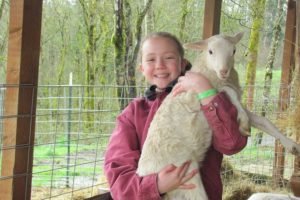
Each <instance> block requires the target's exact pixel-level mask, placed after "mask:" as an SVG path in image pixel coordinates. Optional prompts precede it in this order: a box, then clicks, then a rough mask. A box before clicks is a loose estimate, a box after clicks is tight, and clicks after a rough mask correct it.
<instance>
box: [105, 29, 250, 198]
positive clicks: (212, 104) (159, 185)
mask: <svg viewBox="0 0 300 200" xmlns="http://www.w3.org/2000/svg"><path fill="white" fill-rule="evenodd" d="M140 63H141V64H140V71H141V72H142V74H143V75H144V76H145V79H146V80H147V81H148V82H149V83H150V84H152V85H151V86H150V89H149V90H148V92H147V93H146V94H147V95H146V96H145V97H143V98H137V99H135V100H133V101H132V102H131V103H130V104H129V105H128V106H127V107H126V108H125V109H124V111H123V112H122V113H121V114H120V115H119V116H118V117H117V123H116V128H115V130H114V132H113V133H112V135H111V138H110V142H109V145H108V148H107V151H106V154H105V161H104V171H105V174H106V176H107V178H108V181H109V184H110V192H111V195H112V197H113V199H115V200H119V199H121V200H123V199H124V200H127V199H128V200H158V199H161V198H162V196H163V194H164V193H166V192H169V191H172V190H174V189H176V188H181V189H187V190H191V189H194V190H196V189H197V188H195V185H193V184H187V183H186V182H187V181H188V180H190V179H191V178H192V177H193V176H194V175H195V174H196V173H198V169H195V170H192V171H191V172H190V173H187V169H188V167H189V164H190V162H189V161H187V162H185V163H184V164H183V165H181V166H175V165H173V164H172V163H170V164H169V165H167V166H165V167H164V168H163V169H162V170H161V171H160V172H159V173H157V174H150V175H147V176H144V177H140V176H138V175H137V174H136V169H137V165H138V161H139V158H140V154H141V151H142V148H143V144H144V142H145V139H146V137H147V132H148V128H149V126H150V123H151V121H152V119H153V116H154V115H155V113H156V111H157V109H158V108H159V106H160V105H161V103H162V101H163V100H164V98H165V97H166V96H167V95H168V93H169V92H170V91H171V90H172V94H171V95H177V94H179V93H181V92H186V91H188V90H190V91H194V92H196V93H202V92H205V91H207V90H210V89H212V86H211V84H210V82H209V81H208V80H207V79H206V78H205V77H204V76H203V75H201V74H200V73H195V72H186V73H185V71H186V70H188V68H189V65H188V61H187V60H186V59H184V50H183V47H182V45H181V43H180V42H179V41H178V39H177V38H176V37H175V36H173V35H171V34H169V33H166V32H157V33H153V34H150V35H149V36H148V37H146V38H145V39H144V40H143V42H142V43H141V48H140ZM183 74H185V75H184V76H181V75H183ZM177 79H178V83H177V84H175V86H174V87H173V85H174V83H175V82H176V81H177ZM172 87H173V88H172ZM195 98H196V97H195ZM199 109H201V110H202V111H203V112H204V114H205V116H206V118H207V121H208V123H209V124H210V126H211V128H212V130H213V141H212V145H211V147H210V149H209V150H208V152H207V155H206V158H205V160H204V162H203V164H202V168H201V169H200V173H201V177H202V179H203V180H202V181H203V184H204V187H205V190H206V192H207V195H208V197H209V199H210V200H221V199H222V182H221V176H220V169H221V163H222V159H223V154H226V155H231V154H234V153H237V152H239V151H240V150H241V149H242V148H244V147H245V145H246V143H247V137H244V136H241V134H240V132H239V128H238V126H239V125H238V123H237V120H236V119H237V111H236V108H235V107H234V106H233V105H232V104H231V102H230V101H229V99H228V97H227V96H226V94H225V93H223V92H220V93H217V94H213V93H212V94H211V95H210V96H208V97H206V98H205V99H202V100H201V101H199Z"/></svg>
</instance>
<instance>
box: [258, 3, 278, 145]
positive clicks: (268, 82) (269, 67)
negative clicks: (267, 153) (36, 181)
mask: <svg viewBox="0 0 300 200" xmlns="http://www.w3.org/2000/svg"><path fill="white" fill-rule="evenodd" d="M282 14H283V5H282V1H281V0H278V2H277V15H276V18H275V21H274V25H273V36H272V43H271V50H270V52H269V56H268V59H267V64H266V66H265V82H264V90H263V106H262V110H261V115H262V116H266V113H267V110H268V104H269V100H270V92H271V86H272V76H273V68H274V60H275V55H276V50H277V48H278V43H279V36H280V33H281V20H282ZM262 135H263V133H262V132H260V133H258V134H257V135H256V143H257V144H261V142H262Z"/></svg>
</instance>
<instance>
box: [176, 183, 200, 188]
mask: <svg viewBox="0 0 300 200" xmlns="http://www.w3.org/2000/svg"><path fill="white" fill-rule="evenodd" d="M178 188H179V189H194V188H196V185H195V184H193V183H190V184H187V183H183V184H181V185H180V186H179V187H178Z"/></svg>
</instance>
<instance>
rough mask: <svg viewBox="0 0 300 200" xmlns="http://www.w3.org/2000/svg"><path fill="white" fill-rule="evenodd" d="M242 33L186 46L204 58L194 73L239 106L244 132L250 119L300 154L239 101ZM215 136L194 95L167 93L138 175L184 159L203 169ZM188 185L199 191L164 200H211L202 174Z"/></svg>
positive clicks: (174, 194) (177, 193)
mask: <svg viewBox="0 0 300 200" xmlns="http://www.w3.org/2000/svg"><path fill="white" fill-rule="evenodd" d="M242 35H243V34H242V33H238V34H236V35H235V36H234V37H230V36H223V35H215V36H213V37H210V38H208V39H206V40H203V41H200V42H196V43H190V44H187V45H186V47H188V48H194V49H200V50H203V51H204V52H203V53H202V54H201V55H202V57H201V58H200V60H201V62H199V61H198V62H197V63H199V65H195V66H193V68H192V70H193V71H197V72H201V73H202V74H204V75H205V76H206V77H208V78H209V80H210V81H211V83H212V84H213V86H214V87H215V88H217V89H218V90H219V91H221V90H224V91H225V92H226V93H227V94H228V96H229V97H230V100H231V101H232V103H233V104H234V105H235V106H236V107H237V110H238V120H239V122H240V131H241V133H243V134H248V133H249V130H250V124H249V120H250V122H251V125H253V126H254V127H257V128H259V129H261V130H263V131H265V132H267V133H268V134H271V135H273V136H275V137H276V138H278V139H280V141H281V142H282V144H283V145H284V146H285V147H286V148H287V149H288V150H290V151H292V152H293V153H296V152H297V153H299V152H300V146H299V145H297V144H296V143H294V142H293V141H291V140H290V139H288V138H286V137H285V136H284V135H282V134H281V133H280V132H279V131H278V129H277V128H276V127H275V126H274V125H273V124H272V123H271V122H270V121H269V120H267V119H265V118H263V117H258V116H256V115H255V114H253V113H251V112H249V111H247V110H245V109H243V107H242V105H241V104H240V102H239V98H240V85H239V80H238V74H237V72H236V70H235V69H234V68H233V65H234V53H235V45H236V44H237V43H238V42H239V41H240V39H241V38H242ZM248 116H249V117H248ZM211 137H212V132H211V129H210V127H209V125H208V123H207V121H206V118H205V116H204V114H203V112H202V111H201V110H200V103H199V101H198V100H197V99H196V94H195V93H193V92H187V93H182V94H179V95H177V96H175V97H172V95H168V96H167V97H166V99H165V100H164V101H163V103H162V105H161V106H160V108H159V109H158V111H157V113H156V114H155V116H154V118H153V121H152V123H151V125H150V127H149V131H148V136H147V138H146V141H145V143H144V147H143V150H142V154H141V157H140V160H139V164H138V169H137V174H139V175H140V176H144V175H148V174H151V173H157V172H159V171H160V170H161V169H162V168H163V167H164V166H166V165H167V164H170V163H173V164H175V165H177V166H178V165H181V164H182V163H183V162H185V161H186V160H191V161H192V162H191V166H190V169H195V168H200V167H201V162H202V161H203V159H204V156H205V153H206V151H207V149H208V147H209V146H210V144H211ZM190 183H193V184H195V185H196V186H197V189H193V190H174V191H172V192H169V193H167V194H166V195H165V196H164V199H180V200H183V199H187V200H193V199H195V200H198V199H201V200H206V199H208V198H207V195H206V192H205V190H204V187H203V183H202V181H201V177H200V174H197V175H196V176H194V177H193V178H192V179H191V180H190Z"/></svg>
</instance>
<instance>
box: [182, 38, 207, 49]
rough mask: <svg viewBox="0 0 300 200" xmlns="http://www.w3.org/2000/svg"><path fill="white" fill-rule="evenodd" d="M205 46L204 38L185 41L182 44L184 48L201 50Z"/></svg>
mask: <svg viewBox="0 0 300 200" xmlns="http://www.w3.org/2000/svg"><path fill="white" fill-rule="evenodd" d="M206 46H207V41H206V40H201V41H198V42H191V43H186V44H184V45H183V47H184V48H185V49H194V50H203V49H205V48H206Z"/></svg>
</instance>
